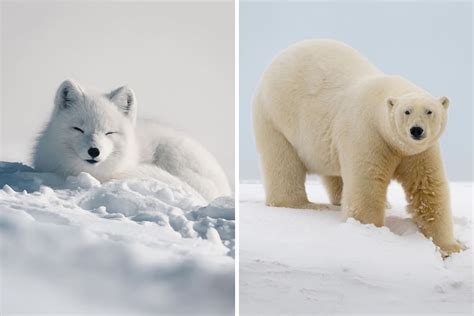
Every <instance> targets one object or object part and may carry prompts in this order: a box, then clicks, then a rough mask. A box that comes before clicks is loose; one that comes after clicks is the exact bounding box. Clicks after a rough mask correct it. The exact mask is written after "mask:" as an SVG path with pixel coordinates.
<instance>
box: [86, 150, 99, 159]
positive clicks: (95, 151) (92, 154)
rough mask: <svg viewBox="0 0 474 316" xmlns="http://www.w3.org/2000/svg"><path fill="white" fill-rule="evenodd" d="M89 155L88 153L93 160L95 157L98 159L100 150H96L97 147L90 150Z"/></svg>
mask: <svg viewBox="0 0 474 316" xmlns="http://www.w3.org/2000/svg"><path fill="white" fill-rule="evenodd" d="M87 153H88V154H89V155H91V157H92V158H95V157H97V156H99V155H100V151H99V149H98V148H95V147H91V148H89V150H88V151H87Z"/></svg>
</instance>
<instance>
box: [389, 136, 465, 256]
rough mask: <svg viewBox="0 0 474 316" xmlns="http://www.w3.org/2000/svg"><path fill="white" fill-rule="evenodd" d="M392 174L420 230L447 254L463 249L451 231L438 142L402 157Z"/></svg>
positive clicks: (448, 203)
mask: <svg viewBox="0 0 474 316" xmlns="http://www.w3.org/2000/svg"><path fill="white" fill-rule="evenodd" d="M395 177H396V179H397V180H398V181H400V182H401V184H402V186H403V188H404V190H405V193H406V196H407V200H408V211H409V212H410V213H411V214H412V217H413V221H414V222H415V223H416V224H417V226H418V227H419V228H420V230H421V232H422V233H423V234H424V235H425V236H426V237H428V238H432V239H433V242H434V243H435V244H436V245H437V246H439V247H440V248H441V250H443V251H444V252H445V253H447V254H450V253H452V252H459V251H461V250H463V247H462V246H461V245H460V244H459V243H458V242H457V241H456V239H455V238H454V234H453V222H452V217H451V207H450V199H449V187H448V180H447V178H446V175H445V172H444V169H443V162H442V160H441V154H440V150H439V146H438V145H435V146H433V147H431V148H430V149H428V150H426V151H425V152H423V153H420V154H417V155H413V156H409V157H406V158H404V159H402V161H401V163H400V165H399V167H398V168H397V170H396V171H395Z"/></svg>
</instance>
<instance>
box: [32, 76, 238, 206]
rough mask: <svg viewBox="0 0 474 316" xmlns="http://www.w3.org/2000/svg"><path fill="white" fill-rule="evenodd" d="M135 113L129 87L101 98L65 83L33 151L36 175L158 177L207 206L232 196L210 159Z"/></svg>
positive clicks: (179, 136) (178, 135) (185, 139)
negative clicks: (178, 187) (84, 174)
mask: <svg viewBox="0 0 474 316" xmlns="http://www.w3.org/2000/svg"><path fill="white" fill-rule="evenodd" d="M137 109H138V103H137V99H136V96H135V94H134V92H133V91H132V90H131V89H130V88H128V87H121V88H118V89H116V90H114V91H112V92H110V93H99V92H95V91H92V90H86V89H84V88H83V87H81V86H80V85H79V84H78V83H77V82H75V81H73V80H66V81H64V82H63V83H62V84H61V86H60V87H59V89H58V91H57V93H56V98H55V106H54V110H53V113H52V115H51V118H50V120H49V122H48V123H47V125H46V128H45V129H44V130H43V132H42V133H41V134H40V136H39V138H38V140H37V143H36V146H35V148H34V153H33V164H34V167H35V169H36V170H37V171H41V172H53V173H57V174H60V175H63V176H67V175H77V174H78V173H80V172H88V173H90V174H91V175H93V176H94V177H96V178H97V179H99V180H100V181H107V180H110V179H117V178H124V177H154V178H159V179H160V180H161V181H164V182H166V183H168V184H170V185H174V186H180V187H182V188H184V189H185V190H187V191H189V192H191V193H193V194H196V193H197V196H200V197H202V198H204V200H205V201H207V202H210V201H212V200H213V199H215V198H216V197H219V196H225V195H230V194H231V190H230V186H229V183H228V181H227V178H226V176H225V174H224V171H223V170H222V169H221V167H220V166H219V164H218V162H217V160H216V159H215V158H214V156H212V154H211V153H209V152H208V151H207V150H206V149H204V148H203V147H202V146H201V145H200V144H199V143H197V142H196V141H194V140H193V139H191V138H189V137H187V136H186V135H184V134H182V133H180V132H177V131H175V130H173V129H171V128H168V127H165V126H163V125H160V124H158V123H156V122H153V121H148V120H143V119H137V118H136V116H137Z"/></svg>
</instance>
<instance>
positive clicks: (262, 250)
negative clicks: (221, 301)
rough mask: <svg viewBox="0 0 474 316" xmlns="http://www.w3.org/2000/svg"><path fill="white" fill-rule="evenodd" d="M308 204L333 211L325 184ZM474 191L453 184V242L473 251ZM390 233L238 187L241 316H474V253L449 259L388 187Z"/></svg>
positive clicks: (312, 191) (395, 188)
mask: <svg viewBox="0 0 474 316" xmlns="http://www.w3.org/2000/svg"><path fill="white" fill-rule="evenodd" d="M307 190H308V192H309V195H310V200H312V201H315V202H325V203H328V199H327V196H326V193H325V192H324V189H323V187H322V185H321V184H320V183H319V182H313V183H310V184H308V185H307ZM472 193H473V185H472V183H452V184H451V199H452V207H453V213H454V224H455V226H454V229H455V235H456V237H457V239H458V240H459V241H460V242H462V243H463V244H465V245H467V246H468V247H469V248H471V246H472ZM388 200H389V202H390V203H391V205H392V209H390V210H388V211H387V217H386V226H387V227H382V228H377V227H375V226H373V225H362V224H360V223H359V222H357V221H355V220H349V221H348V222H347V223H343V222H341V217H340V212H339V211H312V210H295V209H288V208H270V207H266V206H265V205H264V202H263V201H264V192H263V187H262V185H261V184H241V185H240V213H239V214H240V215H239V227H240V234H239V238H240V259H239V260H240V276H239V279H240V313H241V314H242V315H249V314H257V315H258V314H264V313H265V314H270V315H274V314H296V313H304V314H308V313H324V314H331V315H333V314H339V313H341V314H342V313H358V314H363V315H366V314H368V313H375V314H374V315H381V314H386V313H400V314H402V313H403V314H405V313H411V314H419V313H427V315H428V314H431V315H432V314H442V315H448V314H451V313H462V314H466V315H472V302H473V292H472V288H473V278H472V273H473V272H472V271H473V270H472V250H471V249H468V250H466V251H464V252H462V253H458V254H453V255H452V256H450V257H448V258H447V259H445V260H443V259H442V256H441V254H440V253H439V251H438V249H437V248H436V247H435V245H434V244H433V243H432V242H431V241H430V240H428V239H426V238H425V237H424V236H423V235H422V234H421V233H420V232H418V229H417V227H416V226H415V225H414V224H413V223H412V222H411V221H410V219H409V216H408V215H407V213H406V212H405V204H406V203H405V198H404V194H403V190H402V188H401V187H400V186H399V185H398V184H392V185H391V187H390V189H389V195H388Z"/></svg>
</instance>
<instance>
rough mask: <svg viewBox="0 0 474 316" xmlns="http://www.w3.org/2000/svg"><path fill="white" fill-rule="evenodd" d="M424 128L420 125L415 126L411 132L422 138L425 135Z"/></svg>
mask: <svg viewBox="0 0 474 316" xmlns="http://www.w3.org/2000/svg"><path fill="white" fill-rule="evenodd" d="M423 132H424V131H423V129H422V128H421V127H419V126H413V127H412V128H410V134H411V136H412V137H413V138H414V139H421V136H423Z"/></svg>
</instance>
